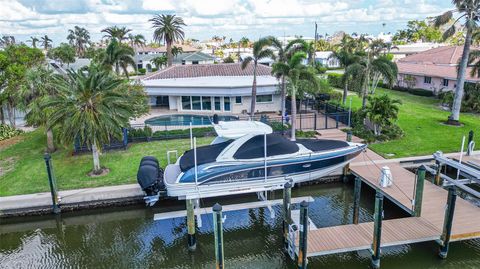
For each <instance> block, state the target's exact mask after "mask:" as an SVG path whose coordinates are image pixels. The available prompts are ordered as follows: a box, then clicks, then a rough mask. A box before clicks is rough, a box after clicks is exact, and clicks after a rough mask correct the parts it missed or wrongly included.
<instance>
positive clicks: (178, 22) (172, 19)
mask: <svg viewBox="0 0 480 269" xmlns="http://www.w3.org/2000/svg"><path fill="white" fill-rule="evenodd" d="M150 21H151V22H152V24H153V28H154V29H155V31H154V32H153V39H154V40H155V41H156V42H158V43H160V42H162V41H165V43H166V45H167V58H168V66H172V63H173V56H172V44H173V42H176V41H181V40H183V38H184V37H185V33H184V32H183V26H186V24H185V23H184V22H183V19H182V18H180V17H177V16H175V15H164V14H159V15H156V16H155V17H154V18H152V19H150Z"/></svg>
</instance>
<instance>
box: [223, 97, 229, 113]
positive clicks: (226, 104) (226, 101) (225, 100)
mask: <svg viewBox="0 0 480 269" xmlns="http://www.w3.org/2000/svg"><path fill="white" fill-rule="evenodd" d="M223 110H225V111H230V97H228V96H225V97H223Z"/></svg>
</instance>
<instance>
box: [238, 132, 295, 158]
mask: <svg viewBox="0 0 480 269" xmlns="http://www.w3.org/2000/svg"><path fill="white" fill-rule="evenodd" d="M298 150H299V148H298V145H297V143H295V142H292V141H290V140H288V139H286V138H284V137H283V136H280V135H277V134H268V135H267V156H268V157H270V156H276V155H284V154H292V153H295V152H297V151H298ZM264 156H265V153H264V135H256V136H253V137H252V138H250V139H249V140H247V141H246V142H245V143H243V145H241V146H240V147H239V148H238V150H237V152H235V154H234V155H233V158H235V159H255V158H262V157H264Z"/></svg>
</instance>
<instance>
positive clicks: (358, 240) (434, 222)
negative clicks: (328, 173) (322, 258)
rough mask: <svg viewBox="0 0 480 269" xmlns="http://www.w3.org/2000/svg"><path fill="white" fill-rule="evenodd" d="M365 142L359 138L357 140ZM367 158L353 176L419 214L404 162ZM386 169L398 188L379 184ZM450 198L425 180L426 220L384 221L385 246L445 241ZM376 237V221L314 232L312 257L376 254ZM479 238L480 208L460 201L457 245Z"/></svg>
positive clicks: (328, 134) (330, 134) (333, 133)
mask: <svg viewBox="0 0 480 269" xmlns="http://www.w3.org/2000/svg"><path fill="white" fill-rule="evenodd" d="M320 135H321V137H322V138H329V139H339V140H345V138H346V135H345V133H343V132H341V131H339V130H326V131H322V132H320ZM359 140H360V139H358V138H355V137H354V138H353V141H359ZM364 154H365V155H364ZM364 154H363V153H362V154H361V155H360V156H358V157H357V158H356V159H355V160H354V161H353V162H352V163H351V164H350V171H351V173H353V174H354V175H355V176H356V177H358V178H360V179H361V180H362V182H364V183H366V184H367V185H368V186H370V187H371V188H373V189H375V190H377V191H379V192H381V193H382V194H383V195H384V197H385V198H387V199H389V200H390V201H392V202H393V203H395V204H396V205H398V206H399V207H400V208H402V209H404V210H405V211H406V212H408V213H410V214H412V215H413V199H414V196H415V194H414V192H415V182H416V175H415V174H414V173H412V172H410V171H408V170H406V169H405V168H403V167H402V166H401V165H400V163H394V162H393V163H392V162H389V163H388V164H381V161H382V160H384V159H383V158H382V157H381V156H380V155H378V154H376V153H374V152H372V151H370V150H367V152H366V153H364ZM471 158H474V157H469V159H471ZM475 158H477V157H475ZM377 162H378V164H377ZM385 165H386V166H388V167H389V168H390V170H391V172H392V175H393V180H394V184H393V185H392V186H390V187H386V188H380V187H379V185H378V180H379V178H380V174H381V167H382V166H385ZM447 196H448V191H447V190H445V189H443V188H442V187H439V186H436V185H434V184H433V183H431V182H429V181H428V180H425V182H424V191H423V200H422V211H421V212H422V213H421V216H420V217H407V218H399V219H391V220H384V221H383V222H382V225H383V227H382V233H381V244H380V246H381V247H386V246H396V245H403V244H411V243H418V242H425V241H433V240H439V239H440V237H441V234H442V231H443V224H444V217H445V208H446V203H447ZM373 234H374V231H373V222H368V223H360V224H349V225H340V226H334V227H325V228H319V229H311V230H309V232H308V238H307V241H308V244H307V256H308V257H312V256H319V255H327V254H334V253H342V252H348V251H357V250H365V249H371V246H372V242H373ZM479 237H480V208H478V207H476V206H474V205H473V204H471V203H469V202H467V201H465V200H464V199H461V198H460V197H458V199H457V201H456V207H455V213H454V218H453V227H452V234H451V237H450V238H451V241H459V240H466V239H473V238H479Z"/></svg>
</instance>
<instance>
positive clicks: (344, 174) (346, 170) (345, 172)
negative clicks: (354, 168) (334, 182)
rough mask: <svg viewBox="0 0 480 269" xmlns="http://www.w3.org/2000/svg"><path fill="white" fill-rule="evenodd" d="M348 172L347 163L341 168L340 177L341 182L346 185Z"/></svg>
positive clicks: (348, 166) (348, 165)
mask: <svg viewBox="0 0 480 269" xmlns="http://www.w3.org/2000/svg"><path fill="white" fill-rule="evenodd" d="M349 171H350V164H349V163H347V164H346V165H345V166H344V167H343V173H342V174H343V175H342V180H343V183H348V172H349Z"/></svg>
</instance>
